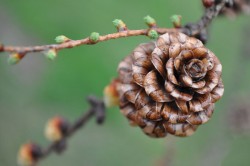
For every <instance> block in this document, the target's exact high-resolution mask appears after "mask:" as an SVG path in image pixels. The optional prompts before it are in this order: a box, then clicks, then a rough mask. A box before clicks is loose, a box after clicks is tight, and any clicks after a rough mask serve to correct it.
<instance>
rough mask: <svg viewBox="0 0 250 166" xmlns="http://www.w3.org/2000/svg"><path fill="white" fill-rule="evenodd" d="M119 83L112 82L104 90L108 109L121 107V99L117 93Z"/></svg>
mask: <svg viewBox="0 0 250 166" xmlns="http://www.w3.org/2000/svg"><path fill="white" fill-rule="evenodd" d="M117 84H118V81H117V80H116V79H114V80H112V81H111V83H110V84H109V85H107V86H106V87H105V88H104V91H103V93H104V103H105V106H106V107H112V106H117V105H119V97H118V92H117Z"/></svg>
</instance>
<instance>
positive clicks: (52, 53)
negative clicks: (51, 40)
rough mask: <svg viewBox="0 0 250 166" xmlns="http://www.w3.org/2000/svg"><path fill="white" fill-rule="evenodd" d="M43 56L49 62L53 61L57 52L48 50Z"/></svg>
mask: <svg viewBox="0 0 250 166" xmlns="http://www.w3.org/2000/svg"><path fill="white" fill-rule="evenodd" d="M45 56H46V57H47V58H48V59H49V60H55V58H56V57H57V50H56V49H50V50H48V51H47V52H46V53H45Z"/></svg>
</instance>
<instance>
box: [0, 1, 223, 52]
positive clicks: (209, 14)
mask: <svg viewBox="0 0 250 166" xmlns="http://www.w3.org/2000/svg"><path fill="white" fill-rule="evenodd" d="M226 2H227V0H222V1H221V2H220V3H218V4H216V5H214V6H212V7H210V8H208V9H206V11H205V14H204V15H203V16H202V18H201V19H200V20H199V21H198V22H196V23H191V24H187V25H186V26H184V27H183V28H153V29H154V30H155V31H157V32H158V33H159V34H164V33H167V32H177V31H179V32H183V33H185V34H187V35H188V36H197V35H199V34H200V33H201V32H202V31H203V30H204V29H207V27H208V26H209V25H210V23H211V22H212V20H213V19H214V18H215V17H216V16H217V15H218V14H219V13H220V11H221V10H222V9H223V8H224V6H225V3H226ZM149 30H150V29H140V30H126V31H122V32H117V33H112V34H108V35H104V36H100V38H99V40H98V42H103V41H108V40H112V39H119V38H125V37H131V36H147V35H148V32H149ZM96 43H97V42H96ZM96 43H93V42H92V41H91V40H90V38H89V37H87V38H84V39H80V40H70V41H67V42H65V43H61V44H51V45H42V46H27V47H16V46H4V45H2V47H1V48H0V52H10V53H13V52H15V53H22V54H27V53H30V52H43V51H47V50H49V49H55V50H57V51H59V50H62V49H66V48H73V47H77V46H80V45H86V44H96Z"/></svg>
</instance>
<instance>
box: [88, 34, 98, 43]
mask: <svg viewBox="0 0 250 166" xmlns="http://www.w3.org/2000/svg"><path fill="white" fill-rule="evenodd" d="M89 39H90V41H91V42H93V43H97V42H98V41H99V39H100V34H99V33H97V32H92V33H91V34H90V37H89Z"/></svg>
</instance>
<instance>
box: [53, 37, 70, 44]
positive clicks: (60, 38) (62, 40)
mask: <svg viewBox="0 0 250 166" xmlns="http://www.w3.org/2000/svg"><path fill="white" fill-rule="evenodd" d="M55 41H56V42H57V43H65V42H68V41H70V39H69V38H68V37H66V36H64V35H60V36H57V37H56V38H55Z"/></svg>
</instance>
